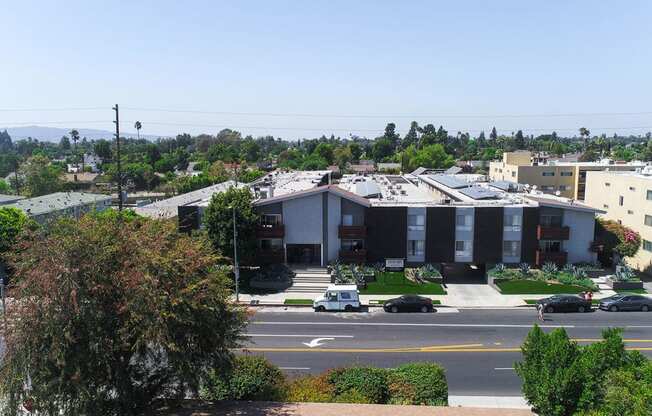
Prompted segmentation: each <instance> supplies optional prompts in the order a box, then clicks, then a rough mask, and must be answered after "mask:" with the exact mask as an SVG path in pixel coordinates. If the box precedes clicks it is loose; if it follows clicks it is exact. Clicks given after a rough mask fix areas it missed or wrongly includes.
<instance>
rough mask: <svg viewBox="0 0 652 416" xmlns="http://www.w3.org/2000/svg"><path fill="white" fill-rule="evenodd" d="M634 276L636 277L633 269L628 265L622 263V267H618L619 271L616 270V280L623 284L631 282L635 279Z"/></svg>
mask: <svg viewBox="0 0 652 416" xmlns="http://www.w3.org/2000/svg"><path fill="white" fill-rule="evenodd" d="M634 276H635V275H634V272H633V271H632V269H631V267H629V266H628V265H627V264H626V263H622V264H621V265H620V267H618V270H616V280H619V281H621V282H624V281H627V280H631V279H633V278H634Z"/></svg>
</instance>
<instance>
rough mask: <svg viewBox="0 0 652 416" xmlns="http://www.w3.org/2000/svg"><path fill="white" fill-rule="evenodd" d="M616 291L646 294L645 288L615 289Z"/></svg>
mask: <svg viewBox="0 0 652 416" xmlns="http://www.w3.org/2000/svg"><path fill="white" fill-rule="evenodd" d="M616 292H617V293H637V294H639V295H646V294H647V290H645V289H630V290H624V289H623V290H616Z"/></svg>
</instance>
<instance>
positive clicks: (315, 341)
mask: <svg viewBox="0 0 652 416" xmlns="http://www.w3.org/2000/svg"><path fill="white" fill-rule="evenodd" d="M334 339H335V338H315V339H313V340H312V341H310V342H302V344H303V345H305V346H306V347H308V348H315V347H319V346H321V345H324V344H323V343H322V342H320V341H333V340H334Z"/></svg>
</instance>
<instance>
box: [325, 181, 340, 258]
mask: <svg viewBox="0 0 652 416" xmlns="http://www.w3.org/2000/svg"><path fill="white" fill-rule="evenodd" d="M327 195H328V230H327V234H328V255H327V261H329V262H330V261H333V260H337V258H338V257H339V252H340V239H339V236H338V230H339V226H340V223H341V222H342V202H341V198H340V197H339V196H337V195H333V194H331V193H330V192H329V193H328V194H327Z"/></svg>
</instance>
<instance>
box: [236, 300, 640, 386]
mask: <svg viewBox="0 0 652 416" xmlns="http://www.w3.org/2000/svg"><path fill="white" fill-rule="evenodd" d="M546 318H547V319H546V321H545V323H543V324H541V326H542V327H543V328H544V329H545V330H546V331H549V330H552V329H554V328H557V327H564V328H565V329H566V331H567V332H568V334H569V336H570V337H571V338H574V339H576V340H578V342H580V343H589V342H594V341H597V340H599V339H600V333H601V331H602V329H604V328H607V327H620V328H624V333H623V337H624V339H625V340H626V344H627V346H628V348H634V349H638V350H641V351H642V352H643V353H644V354H646V355H648V356H650V357H651V358H652V312H649V313H643V312H619V313H609V312H602V311H596V312H592V313H585V314H577V313H572V314H548V315H546ZM535 323H537V319H536V312H535V311H534V309H532V308H527V309H510V310H470V309H463V310H459V311H456V310H447V309H445V308H440V312H437V313H432V314H387V313H384V312H382V311H375V312H370V313H315V312H312V311H311V310H309V309H308V310H306V311H305V312H297V311H296V310H288V311H280V310H276V311H275V310H259V311H258V312H256V313H255V315H254V317H253V318H252V320H251V322H250V324H249V327H248V329H247V334H248V336H249V339H248V342H247V344H246V349H247V350H248V351H251V352H253V353H256V354H263V355H265V356H266V357H267V358H269V359H270V360H271V361H272V362H274V363H275V364H277V365H278V366H280V367H281V368H282V369H283V370H284V371H286V372H288V373H291V374H300V373H319V372H321V371H324V370H326V369H328V368H332V367H337V366H343V365H353V364H360V365H375V366H379V367H387V368H391V367H394V366H396V365H398V364H401V363H404V362H409V361H436V362H438V363H440V364H441V365H443V366H444V368H446V372H447V378H448V383H449V391H450V394H454V395H479V396H480V395H483V396H489V395H496V396H517V395H520V394H521V390H520V386H521V382H520V379H519V378H518V376H517V375H516V373H515V372H514V370H513V365H514V362H516V361H518V360H519V359H520V349H519V347H520V345H521V343H522V341H523V339H524V338H525V335H526V334H527V332H528V331H529V330H530V329H531V328H532V326H533V324H535Z"/></svg>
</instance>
